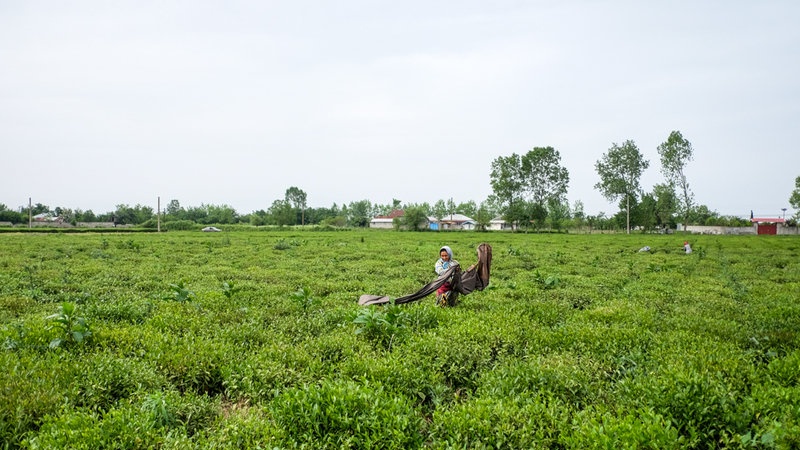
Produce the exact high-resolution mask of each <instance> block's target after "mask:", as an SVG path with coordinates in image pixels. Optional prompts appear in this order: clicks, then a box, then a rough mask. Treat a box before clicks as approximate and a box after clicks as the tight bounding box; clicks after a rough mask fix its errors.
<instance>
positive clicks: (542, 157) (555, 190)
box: [521, 147, 569, 206]
mask: <svg viewBox="0 0 800 450" xmlns="http://www.w3.org/2000/svg"><path fill="white" fill-rule="evenodd" d="M521 162H522V171H521V172H522V177H523V184H524V187H525V190H526V191H527V193H528V195H529V196H530V200H531V201H532V202H533V203H534V204H536V205H539V206H548V205H549V204H550V203H554V202H555V203H558V202H561V201H562V200H563V197H564V196H565V195H566V194H567V188H568V187H569V171H568V170H567V169H566V168H565V167H563V166H562V165H561V155H560V154H559V153H558V151H556V149H554V148H553V147H534V148H533V150H531V151H529V152H528V153H526V154H525V155H524V156H523V157H522V161H521Z"/></svg>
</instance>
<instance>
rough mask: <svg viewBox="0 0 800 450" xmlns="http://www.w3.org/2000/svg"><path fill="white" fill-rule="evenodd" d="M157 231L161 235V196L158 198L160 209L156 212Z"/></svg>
mask: <svg viewBox="0 0 800 450" xmlns="http://www.w3.org/2000/svg"><path fill="white" fill-rule="evenodd" d="M156 230H157V231H158V232H159V233H161V196H160V195H159V196H158V209H157V210H156Z"/></svg>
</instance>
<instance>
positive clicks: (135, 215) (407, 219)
mask: <svg viewBox="0 0 800 450" xmlns="http://www.w3.org/2000/svg"><path fill="white" fill-rule="evenodd" d="M657 151H658V154H659V157H660V163H661V173H662V175H663V176H664V180H663V182H662V183H658V184H656V185H655V186H653V189H652V191H650V192H646V191H644V190H643V189H642V188H641V185H640V180H641V176H642V174H643V173H644V171H645V170H647V169H648V168H649V166H650V162H649V161H648V160H647V159H645V158H644V156H643V155H642V153H641V151H640V150H639V148H638V147H637V145H636V143H635V142H634V141H632V140H626V141H624V142H622V143H621V144H617V143H613V144H612V145H611V147H610V148H609V149H608V151H607V152H606V153H604V154H603V155H602V157H601V158H600V159H599V160H598V161H597V162H596V163H595V169H596V172H597V174H598V177H599V180H600V181H598V182H597V183H596V184H595V189H597V190H598V191H599V192H600V193H602V194H603V196H604V197H605V198H606V199H608V200H609V201H616V202H619V211H618V212H617V213H616V214H615V215H612V216H606V215H605V213H604V212H600V213H598V214H596V215H587V214H585V212H584V207H583V203H582V202H581V201H580V200H576V201H575V202H573V203H572V204H570V202H569V201H568V199H567V198H566V193H567V190H568V188H569V171H568V170H567V168H566V167H564V166H562V164H561V155H560V154H559V152H558V151H557V150H555V149H554V148H553V147H534V148H533V149H532V150H530V151H528V152H527V153H525V154H523V155H518V154H516V153H512V154H511V155H509V156H500V157H498V158H496V159H495V160H493V161H492V163H491V172H490V184H491V188H492V194H491V195H490V196H489V197H488V198H487V199H486V200H484V201H482V202H481V203H479V204H478V203H476V202H475V201H473V200H470V201H467V202H461V203H456V202H455V201H453V199H452V198H450V199H439V200H437V201H436V202H434V203H433V204H429V203H403V202H401V201H400V200H398V199H392V203H391V204H379V203H372V202H371V201H370V200H367V199H364V200H358V201H352V202H350V203H347V204H342V205H341V206H340V205H337V204H336V203H334V204H333V205H331V206H330V207H318V208H313V207H309V206H308V204H307V199H308V195H307V194H306V192H305V191H303V190H302V189H300V188H299V187H297V186H292V187H289V188H288V189H286V191H285V194H284V198H282V199H277V200H274V201H273V202H272V204H271V205H270V206H269V208H267V209H261V210H257V211H253V212H251V213H249V214H239V213H238V212H237V211H236V210H235V209H234V208H233V207H231V206H229V205H224V204H223V205H211V204H201V205H200V206H190V207H183V206H182V205H181V203H180V201H179V200H177V199H173V200H170V201H169V203H168V204H167V206H166V208H165V209H164V211H163V213H162V215H161V216H160V217H156V213H157V212H156V211H154V210H153V208H152V207H150V206H145V205H139V204H137V205H135V206H130V205H127V204H119V205H117V207H116V209H115V210H114V211H112V212H106V213H103V214H95V213H94V212H92V210H86V211H83V210H80V209H75V210H73V209H70V208H64V207H56V208H53V209H50V208H49V207H48V206H46V205H43V204H41V203H37V204H36V205H33V206H30V207H20V208H18V209H17V210H16V211H14V210H11V209H9V208H8V207H6V205H4V204H1V203H0V222H11V223H13V224H19V223H26V222H27V221H28V220H29V217H31V216H33V215H38V214H47V215H49V216H50V217H51V218H55V219H56V220H58V221H61V222H66V223H71V224H77V223H79V222H113V223H114V224H124V225H138V226H144V227H155V226H156V223H157V221H163V222H164V223H165V224H171V227H170V229H182V228H184V229H191V228H192V227H194V226H195V225H196V224H208V225H210V224H222V225H225V224H249V225H253V226H264V225H273V226H291V225H324V226H331V227H368V226H369V223H370V220H371V219H372V218H373V217H375V216H382V215H388V214H389V213H390V212H391V211H393V210H397V209H402V210H403V211H404V213H405V214H404V215H403V216H402V217H401V218H399V219H398V221H397V222H396V223H397V224H398V225H401V226H404V227H405V228H409V229H418V228H420V224H421V223H424V221H425V219H426V218H428V217H434V218H436V219H442V218H443V217H446V216H448V215H451V214H456V213H458V214H463V215H465V216H468V217H470V218H472V219H474V220H475V221H476V223H477V227H478V228H479V229H480V228H483V229H485V228H488V226H489V223H490V221H491V220H492V219H494V218H497V217H499V218H502V219H503V220H505V221H506V222H507V223H510V224H512V226H513V228H515V229H523V230H528V229H535V230H538V229H545V228H549V229H552V230H561V229H564V228H588V229H599V230H611V229H624V230H626V231H627V232H628V233H630V231H631V229H633V228H639V229H641V230H645V231H647V230H656V229H662V230H663V229H668V228H673V229H674V228H675V227H676V226H677V224H678V221H680V223H683V224H685V225H687V224H700V225H722V226H747V225H749V222H748V221H747V220H746V219H744V218H740V217H734V216H721V215H719V214H718V213H717V212H716V211H712V210H711V209H710V208H708V207H707V206H705V205H701V204H697V203H696V202H695V199H694V194H693V192H692V190H691V187H690V184H689V181H688V179H687V176H686V167H687V165H688V164H689V162H691V161H692V160H693V158H694V149H693V148H692V144H691V142H689V141H688V140H687V139H685V138H684V137H683V135H682V134H681V133H680V131H672V132H671V133H670V134H669V136H668V137H667V139H666V140H665V141H664V142H663V143H662V144H660V145H659V146H658V147H657ZM789 203H790V204H791V205H792V206H793V207H794V208H795V209H800V176H798V177H797V179H796V180H795V189H794V191H793V192H792V193H791V195H790V198H789ZM798 214H800V213H798ZM797 219H798V217H797V216H795V217H794V218H792V221H794V222H795V223H796V220H797Z"/></svg>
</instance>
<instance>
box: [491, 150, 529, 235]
mask: <svg viewBox="0 0 800 450" xmlns="http://www.w3.org/2000/svg"><path fill="white" fill-rule="evenodd" d="M489 182H490V184H491V186H492V192H493V201H494V202H495V203H497V205H498V206H499V207H500V212H501V213H502V214H503V219H505V220H506V221H508V222H509V223H511V224H514V223H517V216H518V214H517V212H518V211H519V210H520V209H521V208H522V206H523V205H521V203H522V201H523V199H524V197H523V195H524V183H525V181H524V178H523V174H522V157H521V156H519V155H517V154H516V153H512V154H511V155H510V156H500V157H498V158H496V159H495V160H494V161H492V171H491V173H490V175H489Z"/></svg>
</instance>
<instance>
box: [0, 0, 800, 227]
mask: <svg viewBox="0 0 800 450" xmlns="http://www.w3.org/2000/svg"><path fill="white" fill-rule="evenodd" d="M797 23H800V3H797V2H793V1H788V0H787V1H771V2H730V1H709V2H701V3H697V2H692V1H683V0H681V1H676V2H669V3H668V4H667V3H665V4H663V5H652V4H649V3H642V2H634V1H608V2H594V1H588V0H587V1H576V0H567V1H563V2H545V1H532V2H518V1H510V0H508V1H504V0H500V1H497V2H484V1H459V2H455V1H446V2H433V3H431V2H420V1H415V0H412V1H409V2H399V3H398V2H393V3H390V2H370V1H366V0H364V1H352V0H345V1H342V2H323V1H302V0H301V1H297V2H255V1H231V2H225V3H219V2H207V1H198V2H189V3H186V2H166V3H165V2H149V1H145V2H139V1H136V2H134V1H120V2H101V1H86V2H79V3H58V2H56V3H54V2H41V1H24V2H23V1H8V2H3V4H2V6H0V152H1V153H2V155H1V156H2V162H3V163H2V173H3V175H2V176H1V177H0V202H2V203H5V204H6V205H9V206H11V207H17V206H23V205H27V202H28V198H29V197H31V198H33V202H34V203H43V204H47V205H59V206H64V207H70V208H80V209H84V210H86V209H92V210H94V211H96V212H106V211H113V210H114V209H115V207H116V205H118V204H123V203H124V204H130V205H134V204H146V205H150V206H152V207H153V208H155V207H156V201H157V198H158V197H160V198H161V200H162V202H163V203H165V202H167V201H169V200H170V199H179V200H180V201H181V203H182V204H183V205H200V204H227V205H231V206H233V207H234V208H236V210H237V211H239V212H241V213H248V212H251V211H255V210H261V209H266V208H268V207H269V206H270V205H271V203H272V202H273V201H274V200H276V199H282V198H283V197H284V191H285V189H286V188H287V186H298V187H299V188H301V189H302V190H303V191H305V192H306V193H307V194H308V198H307V202H308V205H309V206H314V207H323V206H330V205H331V204H332V203H337V204H340V205H341V204H344V203H349V202H352V201H357V200H360V199H369V200H371V201H372V202H375V203H391V202H392V200H393V199H400V200H402V201H403V202H404V203H423V202H431V203H432V202H434V201H436V200H438V199H443V198H444V199H447V198H453V199H455V201H456V202H465V201H469V200H473V201H476V202H481V201H483V200H484V199H486V198H487V197H488V196H489V195H490V194H491V193H492V188H491V185H490V182H489V178H490V173H491V162H492V161H493V160H495V159H496V158H498V157H501V156H508V155H511V154H512V153H517V154H524V153H526V152H528V151H529V150H531V149H533V148H534V147H553V148H554V149H555V150H557V151H558V152H559V153H560V155H561V158H562V164H563V165H564V167H565V168H567V169H568V170H569V174H570V183H569V189H568V192H567V198H568V200H569V201H570V202H574V201H576V200H580V201H582V202H583V204H584V205H585V209H586V212H587V213H588V214H596V213H597V212H600V211H603V212H605V213H606V214H613V213H615V212H616V211H618V209H619V208H618V205H617V204H615V203H612V202H609V201H608V200H607V199H606V198H604V197H603V195H602V194H601V193H600V192H598V190H597V189H595V187H594V186H595V184H596V183H597V182H598V181H599V177H598V175H597V173H596V171H595V162H596V161H597V160H598V159H600V158H601V156H602V155H603V154H604V153H606V152H607V151H608V150H609V148H611V147H612V145H614V144H619V145H621V144H622V143H623V142H625V141H627V140H632V141H634V142H635V143H636V145H637V147H638V148H639V149H640V150H641V152H642V154H643V156H644V158H646V159H647V160H649V161H650V167H649V169H647V170H646V171H645V173H644V174H643V175H642V180H641V184H642V188H643V189H644V190H646V191H650V190H651V189H652V187H653V186H654V185H655V184H658V183H662V182H663V176H662V174H661V173H660V166H659V156H658V152H657V147H658V145H660V144H661V143H662V142H664V141H665V140H666V139H667V137H668V136H669V134H670V132H672V131H673V130H680V131H681V133H682V134H683V136H684V137H685V138H686V139H687V140H688V141H690V142H691V143H692V145H693V148H694V160H693V161H692V162H690V163H689V164H688V165H687V167H686V170H685V173H686V176H687V179H688V180H689V182H690V183H691V186H692V190H693V192H694V195H695V201H696V203H698V204H703V205H708V206H709V207H710V208H711V209H713V210H716V211H718V212H719V213H720V214H722V215H740V216H741V215H747V214H749V213H750V211H751V210H754V211H755V214H758V215H777V214H781V208H789V211H788V213H789V214H792V209H791V206H790V205H789V201H788V199H789V196H790V195H791V193H792V190H793V189H794V180H795V178H796V177H797V176H798V175H800V172H798V171H800V151H797V149H796V148H794V147H795V146H796V142H798V141H800V128H798V127H797V126H796V123H797V119H798V115H799V114H800V112H799V111H798V106H797V105H800V98H798V97H800V90H799V89H798V81H797V80H800V59H798V58H797V57H796V52H797V49H798V48H800V31H798V27H797V26H796V24H797Z"/></svg>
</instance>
